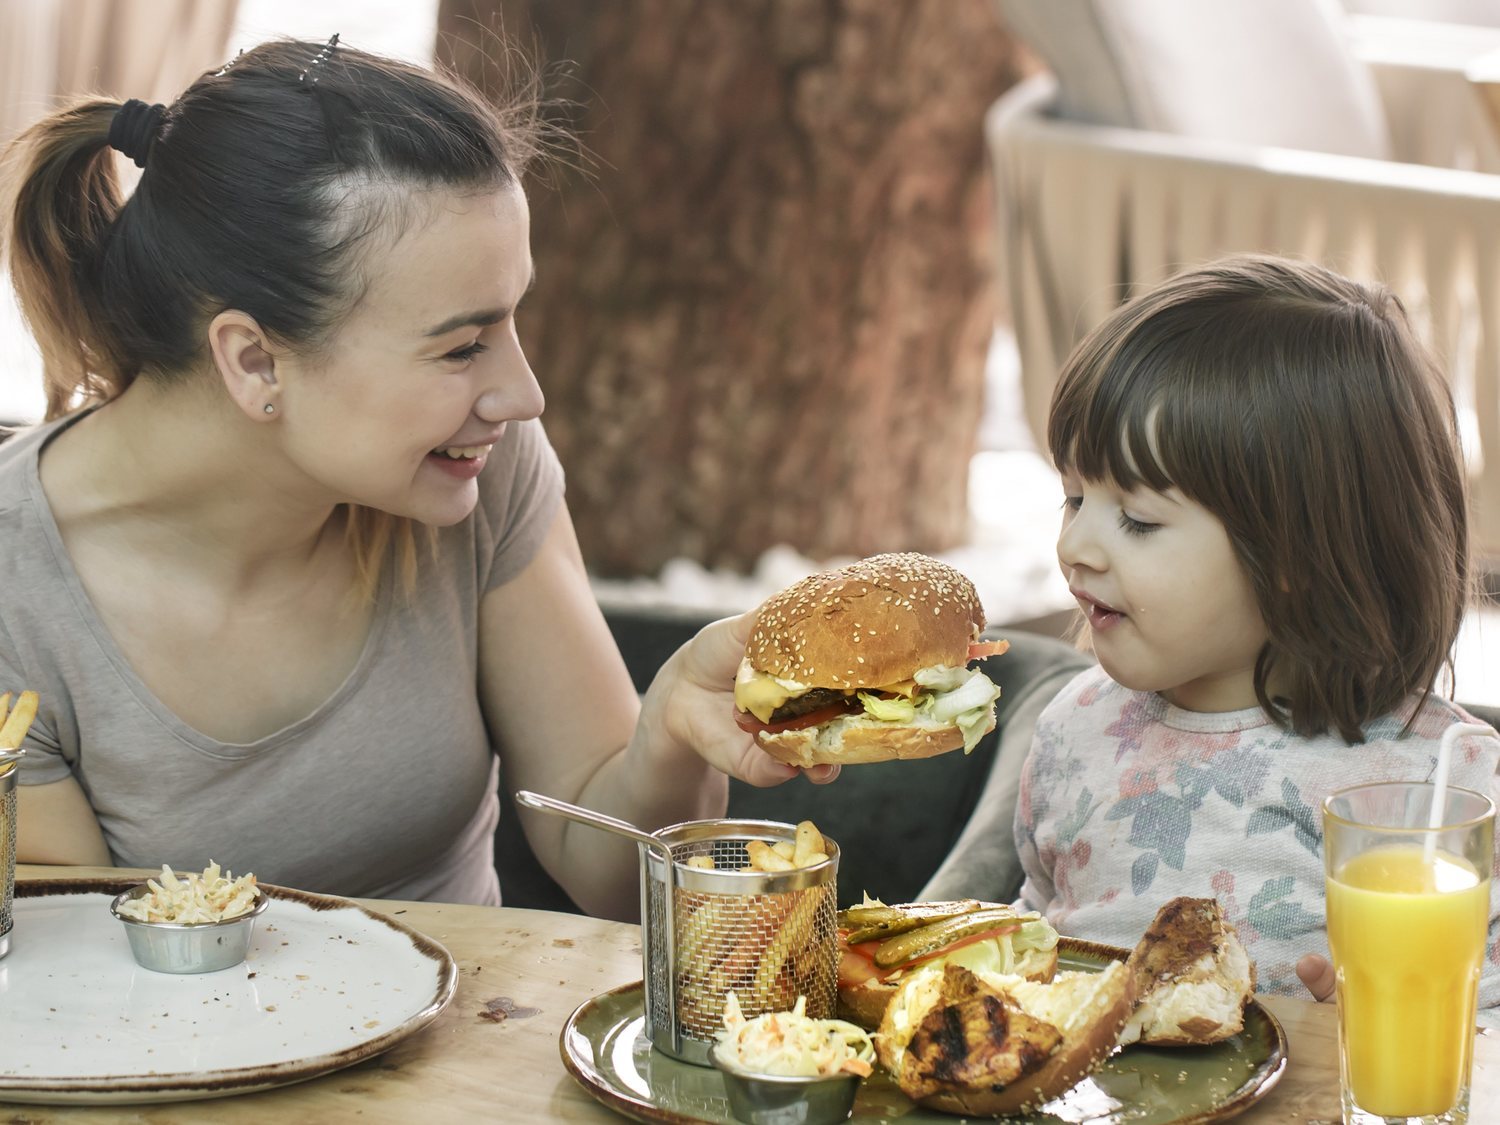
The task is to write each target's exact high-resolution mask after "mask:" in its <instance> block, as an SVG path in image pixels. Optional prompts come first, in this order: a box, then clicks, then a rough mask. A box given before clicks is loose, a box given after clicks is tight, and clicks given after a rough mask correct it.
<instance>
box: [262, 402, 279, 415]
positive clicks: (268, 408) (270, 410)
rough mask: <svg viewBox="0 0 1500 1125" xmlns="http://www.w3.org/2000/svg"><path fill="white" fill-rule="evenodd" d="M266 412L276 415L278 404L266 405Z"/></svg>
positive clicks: (269, 403)
mask: <svg viewBox="0 0 1500 1125" xmlns="http://www.w3.org/2000/svg"><path fill="white" fill-rule="evenodd" d="M265 411H266V413H267V414H275V413H276V404H275V403H274V402H268V403H266V405H265Z"/></svg>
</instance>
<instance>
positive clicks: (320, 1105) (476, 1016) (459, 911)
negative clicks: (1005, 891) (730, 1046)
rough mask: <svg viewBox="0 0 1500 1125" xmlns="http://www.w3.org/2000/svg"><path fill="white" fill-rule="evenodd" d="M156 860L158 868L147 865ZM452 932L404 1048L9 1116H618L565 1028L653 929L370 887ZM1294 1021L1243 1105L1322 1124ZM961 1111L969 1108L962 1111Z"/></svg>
mask: <svg viewBox="0 0 1500 1125" xmlns="http://www.w3.org/2000/svg"><path fill="white" fill-rule="evenodd" d="M119 874H121V872H119V871H110V870H103V869H85V868H49V867H26V866H22V867H20V868H18V870H17V877H18V879H22V880H24V879H27V878H38V877H53V878H56V877H70V876H71V877H83V876H109V875H119ZM143 874H149V872H146V873H143ZM363 905H365V906H368V907H370V908H371V909H374V910H378V911H381V912H384V913H386V914H389V915H392V916H393V917H397V918H399V919H400V920H401V921H402V922H405V923H406V924H407V925H409V926H412V927H413V928H415V929H418V930H421V931H422V932H423V933H426V934H428V935H430V936H431V937H433V938H436V939H437V940H438V941H440V942H442V943H443V944H444V945H445V946H447V948H448V950H449V952H451V953H452V954H453V957H454V960H456V961H457V962H458V967H459V982H458V992H457V994H456V995H455V997H454V999H453V1002H452V1004H450V1005H449V1006H448V1009H447V1010H446V1011H445V1012H444V1013H443V1014H442V1015H441V1016H440V1017H439V1018H438V1019H437V1020H436V1021H435V1022H433V1023H432V1024H431V1025H430V1026H429V1027H427V1028H425V1029H423V1030H422V1031H419V1032H417V1033H416V1034H415V1035H412V1036H410V1037H409V1038H407V1039H404V1040H403V1041H402V1042H401V1043H399V1044H398V1045H397V1046H396V1047H394V1048H393V1049H392V1050H390V1051H389V1052H387V1053H386V1054H384V1055H381V1056H380V1057H378V1058H375V1059H371V1060H369V1061H367V1062H364V1063H361V1064H359V1065H357V1066H353V1067H349V1068H348V1069H345V1070H340V1071H335V1072H334V1073H332V1074H328V1075H324V1076H323V1077H322V1078H315V1079H313V1080H312V1081H310V1082H303V1083H300V1084H298V1085H295V1086H285V1087H282V1088H280V1089H277V1090H270V1091H266V1092H264V1093H259V1094H246V1095H241V1096H239V1097H233V1098H224V1099H219V1100H215V1101H211V1102H204V1101H199V1102H177V1103H162V1104H156V1105H150V1106H118V1107H104V1108H72V1107H64V1106H33V1105H25V1106H22V1105H9V1104H3V1105H0V1122H6V1123H16V1125H43V1123H47V1122H57V1121H101V1122H102V1121H133V1122H145V1121H150V1122H152V1123H153V1125H155V1123H157V1122H174V1121H203V1120H213V1121H215V1122H230V1123H233V1122H263V1121H292V1122H296V1121H317V1122H320V1123H324V1122H334V1123H337V1122H360V1123H362V1125H367V1123H376V1122H391V1123H393V1125H397V1123H399V1125H408V1123H410V1122H414V1121H415V1122H431V1123H433V1125H436V1123H438V1122H445V1121H462V1120H491V1121H597V1122H606V1121H618V1120H620V1118H618V1117H616V1116H614V1115H613V1114H612V1113H611V1112H610V1111H609V1110H606V1109H604V1108H603V1107H602V1106H601V1105H599V1104H598V1103H597V1102H595V1101H594V1100H593V1099H592V1098H591V1097H590V1096H589V1095H588V1094H587V1093H586V1092H585V1091H584V1090H583V1088H582V1087H580V1086H579V1085H578V1084H577V1083H576V1082H574V1081H573V1079H572V1078H571V1077H570V1076H569V1075H568V1073H567V1071H566V1070H564V1069H563V1065H562V1062H561V1060H560V1058H559V1056H558V1034H559V1032H560V1031H561V1030H562V1026H563V1024H564V1022H565V1021H566V1020H567V1018H568V1016H569V1014H570V1013H571V1012H572V1011H573V1009H574V1008H576V1007H577V1006H578V1005H579V1004H580V1003H582V1002H583V1001H584V1000H587V999H588V998H589V997H591V996H595V995H597V994H598V993H601V992H604V991H606V990H608V989H611V988H615V987H617V986H618V985H622V984H626V983H628V982H630V981H634V980H639V979H640V975H641V952H640V930H639V928H638V927H636V926H628V925H624V924H622V923H619V922H604V921H600V920H598V919H595V918H582V917H579V916H577V915H571V914H551V913H546V912H543V911H536V910H516V909H510V908H499V909H495V908H490V907H479V906H443V905H437V904H432V903H418V902H384V901H370V900H366V901H365V902H364V903H363ZM496 1000H509V1001H511V1002H513V1004H514V1006H515V1007H516V1008H518V1009H519V1008H535V1009H536V1010H537V1011H536V1014H535V1015H532V1016H527V1017H525V1018H509V1019H506V1020H504V1021H502V1022H498V1023H497V1022H493V1021H492V1020H490V1019H487V1018H485V1017H484V1016H483V1015H481V1013H484V1012H485V1011H486V1004H488V1003H490V1002H492V1001H496ZM1261 1002H1262V1003H1263V1004H1264V1005H1265V1006H1266V1007H1267V1008H1269V1009H1270V1010H1271V1011H1272V1012H1274V1013H1275V1014H1276V1017H1277V1018H1278V1019H1279V1020H1281V1024H1282V1026H1283V1027H1284V1028H1285V1029H1286V1033H1287V1039H1288V1041H1289V1044H1290V1058H1291V1065H1290V1066H1289V1067H1288V1069H1287V1072H1286V1073H1285V1074H1284V1075H1283V1076H1282V1079H1281V1082H1280V1083H1279V1084H1278V1085H1277V1087H1276V1089H1275V1090H1273V1091H1272V1092H1271V1094H1270V1095H1269V1096H1268V1097H1267V1098H1266V1099H1265V1100H1264V1101H1262V1102H1261V1103H1260V1104H1259V1105H1257V1106H1256V1107H1255V1108H1253V1109H1252V1110H1250V1111H1249V1112H1248V1113H1246V1114H1244V1115H1243V1116H1242V1117H1240V1118H1238V1120H1240V1121H1244V1122H1247V1123H1252V1122H1263V1123H1269V1122H1278V1123H1283V1122H1296V1123H1299V1125H1316V1123H1318V1122H1320V1121H1326V1122H1336V1121H1337V1120H1338V1118H1339V1102H1338V1058H1337V1054H1336V1046H1335V1043H1336V1041H1335V1022H1334V1009H1333V1006H1332V1005H1331V1004H1314V1003H1311V1002H1309V1001H1303V1000H1289V999H1286V998H1284V997H1279V996H1265V997H1262V998H1261ZM1497 1103H1500V1036H1491V1035H1488V1034H1486V1035H1481V1036H1480V1038H1479V1041H1478V1043H1477V1045H1476V1049H1475V1072H1474V1089H1473V1095H1472V1104H1474V1105H1476V1106H1484V1105H1495V1104H1497ZM954 1120H955V1121H957V1118H955V1119H954Z"/></svg>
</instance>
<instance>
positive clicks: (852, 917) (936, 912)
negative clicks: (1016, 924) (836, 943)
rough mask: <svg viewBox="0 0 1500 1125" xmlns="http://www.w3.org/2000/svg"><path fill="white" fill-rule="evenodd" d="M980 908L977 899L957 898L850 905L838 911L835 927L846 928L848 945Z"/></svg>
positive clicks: (884, 936) (955, 916) (912, 928)
mask: <svg viewBox="0 0 1500 1125" xmlns="http://www.w3.org/2000/svg"><path fill="white" fill-rule="evenodd" d="M979 908H980V904H979V902H978V900H976V899H972V898H965V899H958V900H956V901H952V902H913V903H907V904H904V905H898V906H851V907H849V908H848V909H847V910H841V911H839V926H840V927H842V928H845V929H847V930H848V931H849V937H848V941H849V944H850V945H858V944H859V943H860V942H865V941H873V940H874V939H876V938H887V937H890V936H892V935H893V934H904V933H906V932H907V931H909V930H915V929H917V928H918V927H920V926H927V925H931V924H932V923H933V922H941V921H943V920H945V919H949V918H959V917H962V916H963V915H965V914H972V913H973V912H974V911H976V910H978V909H979Z"/></svg>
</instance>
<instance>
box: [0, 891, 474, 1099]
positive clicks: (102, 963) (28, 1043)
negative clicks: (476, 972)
mask: <svg viewBox="0 0 1500 1125" xmlns="http://www.w3.org/2000/svg"><path fill="white" fill-rule="evenodd" d="M136 882H137V880H132V879H71V880H58V881H48V882H28V883H21V884H19V885H18V886H17V887H16V901H15V929H14V930H13V932H12V934H11V950H10V955H9V956H8V957H6V958H4V959H3V960H0V1102H95V1103H99V1102H153V1101H182V1100H186V1099H190V1098H212V1097H222V1096H224V1095H227V1094H242V1093H248V1092H250V1091H252V1090H262V1089H266V1088H268V1087H271V1086H281V1085H285V1084H286V1083H289V1082H299V1081H301V1080H302V1079H304V1078H312V1077H313V1076H315V1075H318V1074H324V1073H327V1072H328V1071H330V1070H337V1069H338V1068H340V1067H344V1066H348V1065H350V1064H351V1063H356V1062H359V1061H361V1060H363V1059H367V1058H370V1057H371V1056H372V1055H377V1054H379V1053H380V1052H381V1051H384V1050H386V1049H388V1048H389V1047H391V1046H393V1045H394V1044H395V1043H396V1042H397V1041H398V1040H400V1039H402V1038H404V1037H405V1036H407V1035H410V1034H411V1033H412V1032H414V1031H416V1030H417V1029H419V1028H421V1027H424V1026H426V1025H427V1024H428V1023H430V1022H431V1021H432V1020H433V1019H435V1018H436V1017H437V1015H438V1013H439V1012H441V1011H442V1010H443V1008H444V1006H445V1005H447V1003H448V1001H449V1000H451V999H452V998H453V990H454V988H455V986H456V985H457V983H458V970H457V967H456V966H455V965H454V963H453V958H452V957H451V956H449V954H448V951H447V950H446V949H444V948H443V947H442V946H441V945H439V944H438V943H437V942H435V941H433V940H431V939H430V938H428V937H425V936H424V935H422V934H419V933H417V932H416V931H415V930H412V929H410V928H408V927H406V926H403V925H401V923H399V922H397V921H394V920H392V919H390V918H386V917H383V916H381V915H378V914H374V913H371V912H370V911H368V910H365V909H364V908H362V907H360V906H356V905H355V904H354V903H352V902H349V901H347V900H346V899H340V898H332V897H328V896H325V895H315V894H309V893H307V892H304V891H294V890H288V889H285V888H282V887H272V886H266V887H265V888H264V889H265V890H266V891H267V893H268V894H269V895H270V896H271V905H270V907H269V909H267V910H266V912H265V913H264V914H262V915H261V916H260V919H259V921H258V922H257V924H256V927H255V934H254V936H253V937H252V938H251V941H250V952H249V954H248V955H247V957H246V958H245V962H244V963H243V964H241V965H236V966H235V967H233V968H229V969H222V970H220V971H219V972H216V973H204V974H201V975H198V976H171V975H167V974H163V973H153V972H150V971H149V970H147V969H143V968H141V967H140V966H139V965H137V964H136V963H135V959H134V958H133V957H131V955H130V947H129V946H128V945H127V944H126V940H125V932H124V926H123V925H122V924H121V923H120V922H118V921H116V920H115V919H114V918H113V917H111V916H110V913H109V903H110V899H111V898H113V897H114V896H115V895H116V894H118V893H119V892H120V891H122V890H125V889H126V888H127V887H130V886H134V885H135V884H136Z"/></svg>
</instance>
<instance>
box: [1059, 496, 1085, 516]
mask: <svg viewBox="0 0 1500 1125" xmlns="http://www.w3.org/2000/svg"><path fill="white" fill-rule="evenodd" d="M1062 506H1063V511H1065V512H1076V511H1078V509H1080V508H1082V507H1083V497H1082V496H1064V497H1063V502H1062Z"/></svg>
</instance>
